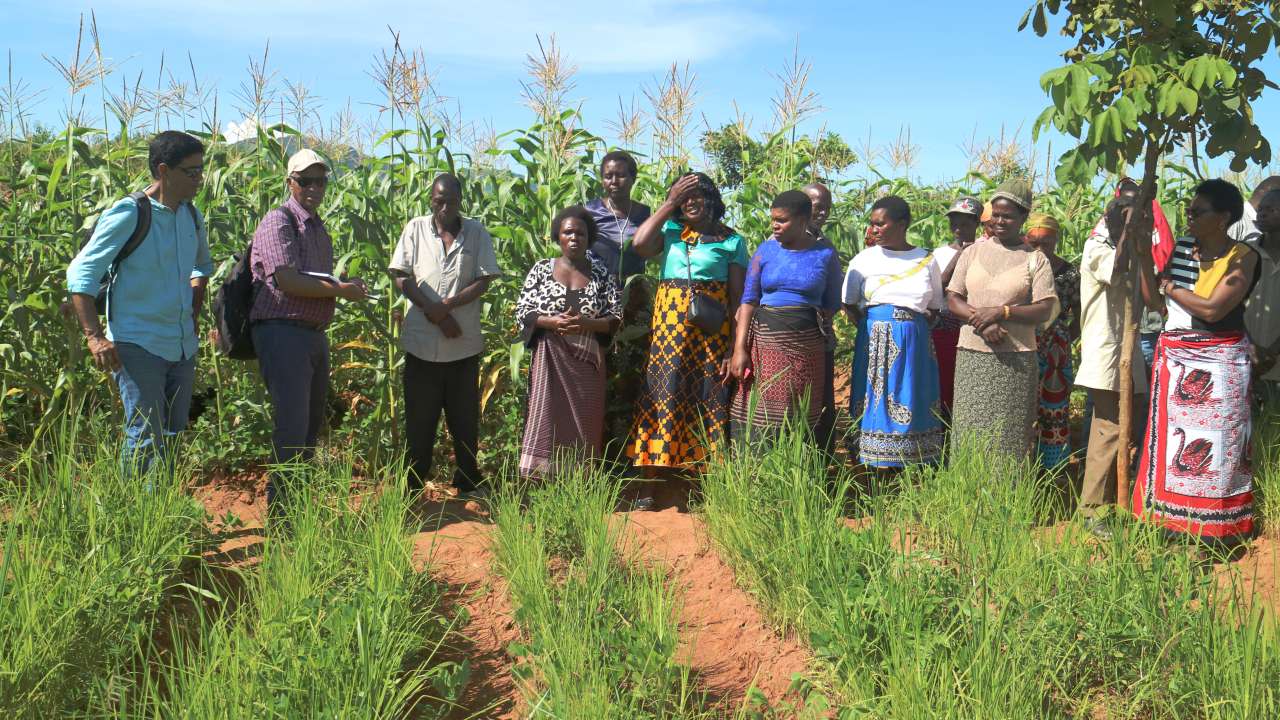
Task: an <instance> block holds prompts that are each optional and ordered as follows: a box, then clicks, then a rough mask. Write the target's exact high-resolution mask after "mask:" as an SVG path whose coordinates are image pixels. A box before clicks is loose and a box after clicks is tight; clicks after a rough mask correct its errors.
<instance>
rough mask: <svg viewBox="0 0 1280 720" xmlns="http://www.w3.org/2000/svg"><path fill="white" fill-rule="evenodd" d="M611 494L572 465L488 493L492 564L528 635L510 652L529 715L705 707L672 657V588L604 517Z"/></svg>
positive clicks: (599, 716)
mask: <svg viewBox="0 0 1280 720" xmlns="http://www.w3.org/2000/svg"><path fill="white" fill-rule="evenodd" d="M568 465H571V464H567V465H566V466H568ZM617 501H618V485H617V483H616V482H615V481H612V480H610V479H609V478H607V477H604V476H602V475H600V474H599V473H597V472H594V471H592V470H590V469H588V468H584V467H582V466H578V467H577V468H576V469H575V470H573V471H570V472H567V473H565V474H563V475H561V476H559V477H557V478H556V480H555V481H554V482H550V483H548V484H546V485H545V486H542V487H537V488H534V489H531V490H530V491H529V492H528V495H527V499H525V498H523V497H522V493H520V492H519V491H518V490H516V489H512V490H510V491H508V492H506V493H505V494H503V495H502V496H501V497H500V498H499V499H498V500H497V502H496V508H495V511H496V513H497V532H496V535H495V555H496V558H497V565H498V568H499V571H500V572H501V573H502V574H503V575H504V576H505V577H506V578H507V581H508V586H509V588H510V593H511V599H512V601H513V604H514V605H515V606H516V612H515V618H516V622H517V623H519V625H520V627H521V629H522V631H523V634H524V637H525V638H526V639H525V641H524V643H523V644H521V645H520V646H518V647H516V648H514V651H515V654H517V655H518V656H520V657H521V658H522V661H523V662H522V664H521V665H519V666H518V668H517V670H518V672H519V673H520V674H521V677H522V682H521V690H522V693H523V695H524V700H525V704H526V706H527V710H526V713H527V717H530V718H548V719H549V718H557V719H559V720H575V719H576V720H588V719H590V720H604V719H606V718H617V719H619V720H622V719H623V718H628V719H629V718H692V717H703V716H706V711H705V710H704V709H703V699H702V697H701V695H700V693H698V692H697V691H696V688H695V687H694V685H693V681H692V678H691V676H690V673H689V669H688V667H686V666H682V665H680V664H679V663H677V662H676V661H675V659H674V654H675V651H676V642H677V627H676V603H677V602H678V601H677V599H676V595H675V593H674V592H673V589H672V588H671V587H669V585H668V583H667V581H666V578H665V576H664V574H663V573H662V572H661V571H659V570H657V569H654V568H649V567H645V566H644V565H642V564H641V563H640V562H639V561H638V560H637V559H636V558H635V557H634V556H633V553H632V551H631V550H630V549H629V548H628V547H627V544H626V542H625V541H624V537H625V535H624V532H623V523H622V522H620V521H616V520H611V518H610V515H611V514H612V512H613V510H614V507H615V505H616V504H617Z"/></svg>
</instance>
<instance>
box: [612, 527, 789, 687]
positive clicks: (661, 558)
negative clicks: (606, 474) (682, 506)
mask: <svg viewBox="0 0 1280 720" xmlns="http://www.w3.org/2000/svg"><path fill="white" fill-rule="evenodd" d="M627 514H628V515H629V520H630V521H629V522H628V523H627V536H628V537H629V538H630V539H632V540H633V541H634V545H635V547H636V549H637V551H638V552H639V553H640V556H641V558H642V559H644V560H646V561H649V562H657V563H663V564H665V565H666V566H667V567H669V568H670V570H671V575H672V580H673V582H674V584H675V586H676V587H677V588H678V589H679V591H680V593H681V598H680V618H679V623H680V629H681V648H680V649H679V651H678V652H679V655H678V660H680V661H681V662H684V663H688V665H689V666H690V668H692V670H693V671H694V674H695V675H696V676H697V677H698V679H699V680H700V682H701V684H702V688H703V689H705V690H706V691H707V692H708V693H710V694H711V695H712V696H713V698H716V699H718V700H720V701H721V704H722V707H723V708H724V709H728V710H734V709H736V708H738V707H740V706H741V705H742V703H743V700H744V699H745V698H746V694H747V691H748V690H749V689H750V688H751V687H752V686H754V687H756V688H758V689H759V690H760V691H761V692H763V693H764V696H765V698H766V699H767V700H768V701H769V704H770V706H777V705H779V704H780V703H781V702H782V701H784V700H794V698H788V697H787V695H788V688H789V687H790V685H791V679H792V676H793V675H796V674H802V673H804V672H805V670H806V668H807V666H808V665H809V663H810V661H811V659H812V655H811V654H810V653H809V651H808V650H807V649H806V648H805V647H804V646H802V645H801V644H800V643H798V642H796V641H795V640H793V639H790V638H782V637H779V635H778V633H777V632H776V631H775V630H774V629H773V628H772V627H771V626H770V625H769V624H768V623H767V622H766V621H765V619H764V617H763V616H762V615H761V613H760V610H759V609H758V608H757V607H756V603H755V600H754V599H753V598H752V597H751V596H750V595H749V594H747V593H746V592H744V591H743V590H741V589H740V588H738V586H737V584H736V582H735V580H734V575H733V571H732V570H730V569H729V566H728V565H726V564H725V563H724V561H723V560H721V559H720V557H719V556H718V555H717V554H716V553H715V551H714V550H713V549H712V548H711V547H710V544H709V542H708V539H707V537H706V534H705V531H704V530H703V527H702V523H701V521H699V520H698V519H697V518H696V517H694V516H692V515H690V514H688V513H687V512H681V511H680V510H679V509H678V508H674V507H673V508H668V509H666V510H662V511H660V512H633V513H627Z"/></svg>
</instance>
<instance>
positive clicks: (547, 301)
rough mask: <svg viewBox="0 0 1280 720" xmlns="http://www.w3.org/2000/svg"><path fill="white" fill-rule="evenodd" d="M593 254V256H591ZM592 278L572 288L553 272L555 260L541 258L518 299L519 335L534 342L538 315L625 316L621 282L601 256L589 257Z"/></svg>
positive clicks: (517, 318) (526, 278)
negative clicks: (583, 284)
mask: <svg viewBox="0 0 1280 720" xmlns="http://www.w3.org/2000/svg"><path fill="white" fill-rule="evenodd" d="M588 257H590V256H588ZM590 260H591V280H590V282H588V283H587V286H586V287H584V288H582V289H581V290H570V289H569V288H567V287H565V286H564V285H562V284H561V283H560V282H558V281H557V280H556V279H555V276H554V275H552V270H553V269H554V268H555V262H556V261H555V260H539V261H538V262H536V263H534V266H533V268H532V269H530V270H529V274H528V275H526V276H525V278H524V287H523V288H521V289H520V299H519V300H517V301H516V322H517V323H519V325H520V338H521V339H522V340H523V341H524V342H525V343H526V344H529V343H531V342H532V341H533V337H534V330H536V329H537V322H538V318H539V317H541V316H543V315H552V316H554V315H562V314H564V313H567V312H570V311H577V313H578V314H580V315H582V316H584V317H592V318H599V317H615V318H621V317H622V294H621V293H620V292H619V291H618V281H617V279H616V278H615V277H614V276H613V274H612V273H610V272H609V269H608V268H607V267H606V266H605V264H604V263H603V262H601V261H600V260H599V259H598V258H595V257H590Z"/></svg>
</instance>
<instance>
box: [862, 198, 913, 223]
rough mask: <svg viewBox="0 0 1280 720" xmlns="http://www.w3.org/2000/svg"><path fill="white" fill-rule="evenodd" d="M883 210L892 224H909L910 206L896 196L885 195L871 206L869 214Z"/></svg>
mask: <svg viewBox="0 0 1280 720" xmlns="http://www.w3.org/2000/svg"><path fill="white" fill-rule="evenodd" d="M876 210H883V211H884V212H885V214H886V215H888V216H889V219H890V220H892V221H894V222H900V223H906V224H907V225H910V224H911V206H910V205H908V204H907V201H906V200H903V199H902V198H900V197H898V196H897V195H885V196H884V197H882V198H880V199H879V200H877V201H875V204H873V205H872V206H871V212H875V211H876Z"/></svg>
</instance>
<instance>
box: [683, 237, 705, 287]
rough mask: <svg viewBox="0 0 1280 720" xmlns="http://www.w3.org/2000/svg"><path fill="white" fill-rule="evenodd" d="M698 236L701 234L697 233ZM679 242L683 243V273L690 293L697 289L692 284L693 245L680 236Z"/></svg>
mask: <svg viewBox="0 0 1280 720" xmlns="http://www.w3.org/2000/svg"><path fill="white" fill-rule="evenodd" d="M698 237H699V238H701V237H702V235H698ZM680 242H682V243H684V275H685V278H686V279H687V280H688V281H689V293H690V295H692V294H693V293H696V292H697V291H698V290H697V288H695V287H694V286H693V248H694V247H695V246H694V245H693V244H691V243H690V242H689V241H688V240H685V239H684V238H683V237H681V238H680Z"/></svg>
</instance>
